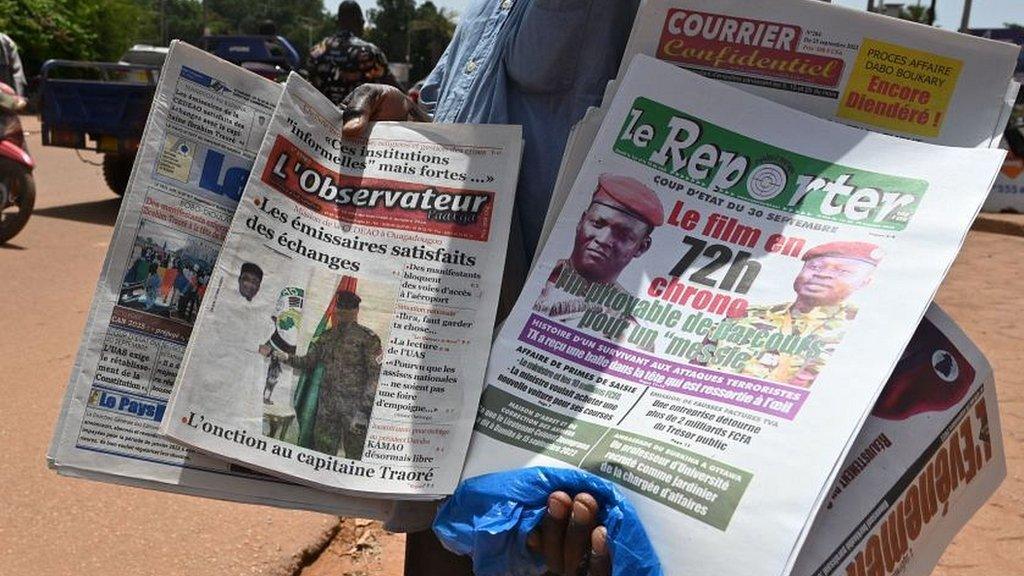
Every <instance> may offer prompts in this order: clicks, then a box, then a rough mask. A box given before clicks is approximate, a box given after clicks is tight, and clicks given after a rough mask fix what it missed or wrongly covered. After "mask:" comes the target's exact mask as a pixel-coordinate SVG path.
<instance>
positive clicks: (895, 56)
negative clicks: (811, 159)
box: [609, 0, 1020, 147]
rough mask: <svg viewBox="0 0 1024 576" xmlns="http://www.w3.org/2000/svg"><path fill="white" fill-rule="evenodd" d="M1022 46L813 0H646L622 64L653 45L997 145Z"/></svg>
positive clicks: (880, 117) (924, 136)
mask: <svg viewBox="0 0 1024 576" xmlns="http://www.w3.org/2000/svg"><path fill="white" fill-rule="evenodd" d="M1019 52H1020V48H1019V47H1018V46H1014V45H1012V44H1008V43H1005V42H997V41H994V40H988V39H984V38H978V37H975V36H968V35H966V34H958V33H955V32H950V31H947V30H942V29H939V28H933V27H930V26H923V25H920V24H917V23H911V22H907V21H903V20H899V19H896V18H891V17H888V16H883V15H881V14H873V13H870V12H864V11H862V10H855V9H851V8H845V7H842V6H833V5H830V4H827V3H824V2H819V1H817V0H773V1H772V2H752V1H750V0H715V1H714V2H708V1H706V0H648V1H646V2H644V3H643V5H642V6H641V8H640V10H639V12H638V13H637V18H636V21H635V23H634V25H633V32H632V33H631V35H630V39H629V41H628V43H627V45H626V50H625V54H624V56H623V59H622V69H621V71H620V74H619V76H620V77H621V76H622V74H623V73H624V71H625V66H626V65H628V63H629V62H630V59H631V58H632V57H633V56H634V55H636V54H647V55H648V56H653V57H656V58H659V59H662V60H665V61H667V62H672V63H674V64H676V65H678V66H681V67H684V68H686V69H688V70H692V71H694V72H698V73H700V74H702V75H705V76H707V77H709V78H714V79H717V80H721V81H724V82H727V83H730V84H732V85H734V86H736V87H738V88H740V89H742V90H745V91H748V92H750V93H752V94H756V95H758V96H762V97H764V98H768V99H770V100H774V101H776V102H779V103H781V104H785V105H787V106H790V107H792V108H796V109H798V110H801V111H804V112H807V113H809V114H813V115H815V116H818V117H820V118H827V119H831V120H836V121H839V122H843V123H845V124H850V125H853V126H858V127H861V128H865V129H868V130H872V131H875V132H883V133H887V134H892V135H896V136H902V137H905V138H911V139H915V140H922V141H925V142H931V143H935V144H944V145H951V146H970V147H975V146H984V147H995V146H998V144H999V141H1000V139H1001V137H1002V132H1003V128H1004V127H1005V126H1006V119H1007V117H1008V115H1009V110H1010V107H1011V106H1012V104H1013V101H1014V99H1015V97H1016V94H1017V90H1018V88H1019V86H1018V85H1017V84H1016V83H1015V82H1011V79H1012V78H1013V71H1014V68H1015V67H1016V65H1017V56H1018V54H1019ZM609 93H614V86H613V87H612V88H611V89H610V90H609Z"/></svg>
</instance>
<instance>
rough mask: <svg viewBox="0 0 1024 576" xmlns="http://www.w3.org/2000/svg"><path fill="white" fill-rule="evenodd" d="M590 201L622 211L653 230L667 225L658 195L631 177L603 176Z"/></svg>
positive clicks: (599, 179)
mask: <svg viewBox="0 0 1024 576" xmlns="http://www.w3.org/2000/svg"><path fill="white" fill-rule="evenodd" d="M590 201H591V202H597V203H599V204H605V205H608V206H611V207H612V208H615V209H617V210H621V211H623V212H625V213H627V214H629V215H631V216H633V217H635V218H636V219H637V220H642V221H643V222H646V223H647V224H648V225H650V226H651V227H652V228H657V227H658V226H661V225H662V224H664V223H665V212H664V210H663V209H662V207H661V200H658V196H657V194H655V193H654V191H653V190H651V189H650V188H648V187H647V186H644V185H643V184H642V183H641V182H639V181H637V180H635V179H633V178H630V177H629V176H616V175H614V174H601V176H600V177H599V178H598V180H597V190H595V191H594V197H593V198H592V199H591V200H590Z"/></svg>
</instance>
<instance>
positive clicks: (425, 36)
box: [409, 0, 455, 82]
mask: <svg viewBox="0 0 1024 576" xmlns="http://www.w3.org/2000/svg"><path fill="white" fill-rule="evenodd" d="M411 28H412V43H411V51H410V52H411V53H410V61H409V63H410V64H412V70H410V71H409V79H410V80H412V81H413V82H415V81H417V80H419V79H421V78H424V77H426V75H427V74H430V71H431V70H433V69H434V65H435V64H437V61H438V59H439V58H441V54H442V53H444V49H445V48H447V47H448V43H449V42H451V40H452V35H453V34H454V33H455V18H454V15H453V14H451V13H450V12H447V11H446V10H443V9H440V10H439V9H438V8H437V6H434V3H433V2H430V1H429V0H428V1H427V2H424V3H423V4H421V5H420V6H419V7H418V8H416V18H415V20H413V21H412V25H411Z"/></svg>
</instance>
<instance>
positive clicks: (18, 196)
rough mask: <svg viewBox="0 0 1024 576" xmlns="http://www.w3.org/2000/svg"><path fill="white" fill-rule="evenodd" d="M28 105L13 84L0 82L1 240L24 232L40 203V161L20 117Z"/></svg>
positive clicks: (3, 240)
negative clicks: (37, 176)
mask: <svg viewBox="0 0 1024 576" xmlns="http://www.w3.org/2000/svg"><path fill="white" fill-rule="evenodd" d="M27 105H28V102H26V101H25V99H24V98H22V97H20V96H18V95H17V93H15V91H14V89H13V88H11V87H10V86H8V85H7V84H4V83H2V82H0V244H3V243H4V242H7V241H8V240H10V239H11V238H13V237H14V235H15V234H17V233H18V232H21V229H22V228H24V227H25V224H27V223H28V218H29V216H31V215H32V208H33V207H34V206H35V203H36V184H35V180H34V179H33V178H32V171H33V169H35V166H36V164H35V161H33V160H32V157H31V156H29V154H28V148H26V146H25V133H24V131H22V129H21V120H19V119H18V112H21V111H22V110H24V109H25V107H26V106H27Z"/></svg>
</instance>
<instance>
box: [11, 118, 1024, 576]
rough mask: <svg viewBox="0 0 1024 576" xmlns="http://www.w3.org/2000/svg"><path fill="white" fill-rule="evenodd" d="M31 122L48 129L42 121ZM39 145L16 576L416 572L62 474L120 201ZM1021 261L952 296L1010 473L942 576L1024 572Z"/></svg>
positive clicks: (286, 516) (382, 556) (16, 255)
mask: <svg viewBox="0 0 1024 576" xmlns="http://www.w3.org/2000/svg"><path fill="white" fill-rule="evenodd" d="M27 126H28V128H29V129H30V130H33V131H34V132H36V133H37V132H38V123H36V122H35V121H33V120H31V119H30V120H28V122H27ZM29 145H30V147H31V150H32V152H33V153H34V154H35V155H36V157H37V161H38V163H39V168H38V171H37V173H36V177H37V181H38V192H39V200H38V203H37V213H36V214H35V215H34V216H33V219H32V221H30V222H29V225H28V228H27V229H26V230H25V231H24V232H23V233H22V234H21V235H20V236H19V237H18V238H16V239H15V240H14V241H13V242H12V243H11V244H10V245H9V246H7V247H4V248H0V296H2V297H0V321H2V328H0V393H2V395H3V398H4V402H2V403H0V446H3V447H4V457H3V460H2V464H3V465H2V466H0V486H3V489H2V491H0V574H2V575H4V576H6V575H8V574H10V575H12V576H22V575H32V576H51V575H53V576H56V575H74V576H80V575H92V574H97V575H99V574H102V575H104V576H122V575H123V576H129V575H130V576H140V575H141V576H144V575H149V574H154V575H157V574H158V575H160V576H178V575H186V574H187V575H197V574H198V575H205V574H220V575H225V576H233V575H241V574H261V575H275V576H276V575H295V574H300V573H301V574H302V576H364V575H367V576H368V575H374V576H398V575H399V574H401V572H402V566H403V556H404V554H403V549H404V538H403V537H402V536H400V535H392V534H387V533H386V532H384V531H383V530H381V528H380V525H379V524H377V523H372V522H367V521H362V520H352V519H347V520H343V521H341V523H340V524H339V522H338V520H337V519H336V518H332V517H330V516H326V515H321V514H313V513H308V512H295V511H284V510H276V509H271V508H265V507H260V506H249V505H242V504H231V503H224V502H214V501H209V500H203V499H199V498H190V497H186V496H178V495H171V494H165V493H157V492H151V491H145V490H137V489H131V488H124V487H120V486H111V485H106V484H98V483H94V482H86V481H81V480H72V479H68V478H61V477H58V476H57V475H56V474H54V473H53V472H51V471H49V470H47V469H46V466H45V464H44V455H45V452H46V447H47V444H48V442H49V439H50V434H51V431H52V427H53V422H54V420H55V419H56V417H57V413H58V411H59V407H60V398H61V395H62V394H63V391H64V387H65V383H66V381H67V376H68V373H69V370H70V368H71V363H72V359H73V355H74V352H75V349H76V346H77V343H78V339H79V337H80V335H81V330H82V327H83V325H84V322H85V315H86V312H87V310H88V306H89V301H90V299H91V297H92V290H93V287H94V285H95V282H96V278H97V277H98V274H99V270H100V266H101V264H102V261H103V255H104V254H105V252H106V250H107V246H108V243H109V241H110V234H111V231H112V227H113V223H114V220H115V218H116V216H117V209H118V201H117V200H116V199H115V197H114V196H113V195H112V194H111V193H110V192H109V191H107V190H106V189H105V186H104V185H103V183H102V179H101V177H100V172H99V168H97V167H95V166H90V165H88V164H84V163H82V162H80V161H79V160H78V159H77V158H76V157H75V154H74V152H72V151H68V150H60V149H53V148H42V147H41V146H40V144H39V139H38V135H37V134H35V135H33V136H32V137H31V139H30V143H29ZM89 158H90V159H92V160H95V159H97V158H96V157H95V156H91V157H89ZM1004 218H1006V217H1004ZM1013 218H1019V219H1020V222H1021V223H1022V225H1021V226H1018V227H1016V228H1014V227H1012V226H1011V227H1010V228H1006V227H1005V226H1003V227H1002V228H1000V229H1001V230H1004V231H1005V230H1011V231H1012V229H1019V230H1024V216H1020V217H1011V220H1012V219H1013ZM1021 256H1024V237H1020V236H1014V235H1012V234H1009V233H1003V234H995V233H989V232H973V233H972V234H971V235H970V236H969V238H968V241H967V245H966V247H965V249H964V251H963V253H962V254H961V256H960V258H959V259H958V261H957V263H956V264H955V266H954V267H953V269H952V271H951V273H950V277H949V279H948V280H947V281H946V283H945V285H944V286H943V288H942V290H941V292H940V293H939V296H938V302H939V303H940V304H941V305H942V306H943V307H944V308H945V309H946V311H947V312H949V313H950V314H951V315H952V316H953V317H954V318H955V319H956V320H957V321H958V322H959V323H960V324H961V325H962V326H963V328H964V329H965V330H966V331H967V333H968V334H969V335H970V336H971V337H972V338H973V339H974V340H975V341H976V342H977V343H978V344H979V346H980V347H981V348H982V350H984V351H985V352H986V354H987V355H988V357H989V359H990V361H991V362H992V364H993V366H994V368H995V372H996V379H997V383H998V386H997V388H998V391H999V395H1000V406H1001V416H1002V424H1003V435H1004V441H1005V444H1006V451H1007V459H1008V467H1009V471H1008V475H1007V479H1006V481H1005V482H1004V484H1003V485H1002V487H1001V488H1000V490H999V492H998V493H997V494H996V495H995V496H994V497H993V498H992V499H991V500H990V501H989V502H988V504H987V505H986V506H985V508H984V509H983V510H982V511H981V512H980V513H979V514H978V515H977V516H976V517H975V518H974V519H973V520H972V521H971V523H970V524H969V525H968V526H967V527H966V528H965V529H964V530H963V531H962V532H961V533H960V535H959V536H958V537H957V538H956V540H955V541H954V543H953V545H952V546H951V547H950V548H949V550H948V551H947V553H946V555H945V556H944V557H943V559H942V562H941V564H940V566H939V568H938V569H937V570H936V572H935V575H936V576H1003V575H1013V574H1024V567H1022V564H1021V554H1020V550H1021V549H1022V544H1024V442H1022V440H1024V358H1022V356H1021V354H1020V352H1021V349H1022V347H1024V346H1022V345H1024V338H1022V337H1024V318H1022V314H1021V311H1020V309H1021V307H1022V306H1021V305H1022V302H1024V296H1022V294H1024V259H1022V258H1021ZM893 297H898V295H894V296H893ZM325 543H326V545H325Z"/></svg>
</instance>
